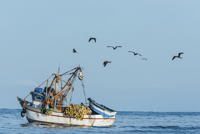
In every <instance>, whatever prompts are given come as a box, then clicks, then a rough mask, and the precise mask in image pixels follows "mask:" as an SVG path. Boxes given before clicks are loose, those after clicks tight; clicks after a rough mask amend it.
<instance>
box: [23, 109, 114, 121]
mask: <svg viewBox="0 0 200 134" xmlns="http://www.w3.org/2000/svg"><path fill="white" fill-rule="evenodd" d="M26 109H27V110H30V111H33V112H36V113H40V114H42V113H41V112H38V111H35V110H32V109H28V108H26ZM48 116H55V117H62V118H75V117H65V116H59V115H48ZM89 116H90V115H89ZM83 119H87V120H90V119H95V120H103V119H111V120H115V118H83Z"/></svg>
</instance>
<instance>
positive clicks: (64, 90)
mask: <svg viewBox="0 0 200 134" xmlns="http://www.w3.org/2000/svg"><path fill="white" fill-rule="evenodd" d="M82 70H83V68H82V67H76V68H73V69H72V70H69V71H67V72H65V73H63V74H59V72H60V68H59V69H58V72H57V73H56V74H52V75H51V76H50V77H49V78H48V79H46V80H45V81H44V82H43V83H42V84H41V85H39V86H38V87H37V88H35V89H34V90H33V91H32V92H30V93H29V94H28V95H27V96H26V97H25V98H24V99H22V98H20V97H17V99H18V101H19V103H20V105H21V106H22V112H21V116H22V117H26V118H27V120H28V122H29V123H32V122H40V123H47V124H58V125H72V126H111V125H112V124H113V122H114V120H115V115H116V113H117V112H116V111H115V110H112V109H110V108H108V107H106V106H104V105H102V104H99V103H97V102H95V101H94V100H93V99H91V98H88V99H86V95H85V86H84V82H83V79H84V75H83V73H82ZM66 75H70V77H69V78H68V79H67V80H65V79H64V76H66ZM77 77H78V79H79V80H80V81H81V83H82V87H83V91H84V97H85V103H80V104H73V103H72V95H73V91H74V88H75V81H76V78H77ZM50 79H52V81H51V84H50V85H49V81H50ZM45 83H46V85H45V86H44V88H42V85H44V84H45ZM63 83H64V84H63ZM59 89H60V90H59ZM28 96H32V101H28V100H27V97H28ZM87 100H88V101H89V103H88V101H87Z"/></svg>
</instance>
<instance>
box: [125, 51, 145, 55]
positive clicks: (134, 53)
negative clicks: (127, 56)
mask: <svg viewBox="0 0 200 134" xmlns="http://www.w3.org/2000/svg"><path fill="white" fill-rule="evenodd" d="M128 52H130V53H133V54H134V56H136V55H139V56H142V55H141V54H139V53H135V52H133V51H128Z"/></svg>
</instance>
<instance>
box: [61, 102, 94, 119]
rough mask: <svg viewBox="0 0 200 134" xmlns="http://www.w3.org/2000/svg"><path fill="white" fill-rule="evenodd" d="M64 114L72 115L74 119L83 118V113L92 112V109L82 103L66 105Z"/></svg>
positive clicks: (88, 113)
mask: <svg viewBox="0 0 200 134" xmlns="http://www.w3.org/2000/svg"><path fill="white" fill-rule="evenodd" d="M64 114H65V116H70V117H74V116H75V118H76V119H81V120H82V119H83V117H84V115H90V114H92V110H91V109H90V108H89V107H88V106H82V105H68V106H67V107H66V109H65V111H64Z"/></svg>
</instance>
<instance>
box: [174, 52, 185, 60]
mask: <svg viewBox="0 0 200 134" xmlns="http://www.w3.org/2000/svg"><path fill="white" fill-rule="evenodd" d="M181 54H183V52H180V53H178V56H174V57H173V58H172V60H174V59H175V58H180V59H182V57H180V56H181Z"/></svg>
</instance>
